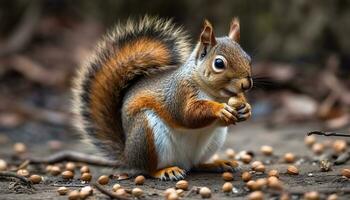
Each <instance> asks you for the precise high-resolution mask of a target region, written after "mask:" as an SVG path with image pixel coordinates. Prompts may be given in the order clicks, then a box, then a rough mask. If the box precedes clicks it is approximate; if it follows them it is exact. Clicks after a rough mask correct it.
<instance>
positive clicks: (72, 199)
mask: <svg viewBox="0 0 350 200" xmlns="http://www.w3.org/2000/svg"><path fill="white" fill-rule="evenodd" d="M79 198H80V194H79V191H78V190H73V191H71V192H70V193H69V194H68V199H69V200H78V199H79Z"/></svg>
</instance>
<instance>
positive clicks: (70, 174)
mask: <svg viewBox="0 0 350 200" xmlns="http://www.w3.org/2000/svg"><path fill="white" fill-rule="evenodd" d="M73 177H74V173H73V172H71V171H64V172H62V178H63V179H72V178H73Z"/></svg>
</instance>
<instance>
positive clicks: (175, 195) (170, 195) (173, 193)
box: [167, 192, 179, 200]
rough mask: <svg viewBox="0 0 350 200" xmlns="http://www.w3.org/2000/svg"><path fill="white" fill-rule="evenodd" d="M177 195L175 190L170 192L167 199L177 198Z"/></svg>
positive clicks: (174, 199) (176, 199)
mask: <svg viewBox="0 0 350 200" xmlns="http://www.w3.org/2000/svg"><path fill="white" fill-rule="evenodd" d="M178 199H179V195H178V194H177V193H176V192H172V193H170V194H169V195H168V197H167V200H178Z"/></svg>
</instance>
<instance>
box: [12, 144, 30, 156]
mask: <svg viewBox="0 0 350 200" xmlns="http://www.w3.org/2000/svg"><path fill="white" fill-rule="evenodd" d="M13 150H14V151H15V152H16V153H17V154H23V153H25V152H26V151H27V146H26V145H25V144H23V143H21V142H17V143H15V144H14V145H13Z"/></svg>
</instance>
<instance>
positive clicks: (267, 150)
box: [260, 145, 273, 156]
mask: <svg viewBox="0 0 350 200" xmlns="http://www.w3.org/2000/svg"><path fill="white" fill-rule="evenodd" d="M260 151H261V153H263V154H264V155H266V156H270V155H272V153H273V148H272V147H271V146H268V145H264V146H262V147H261V148H260Z"/></svg>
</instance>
